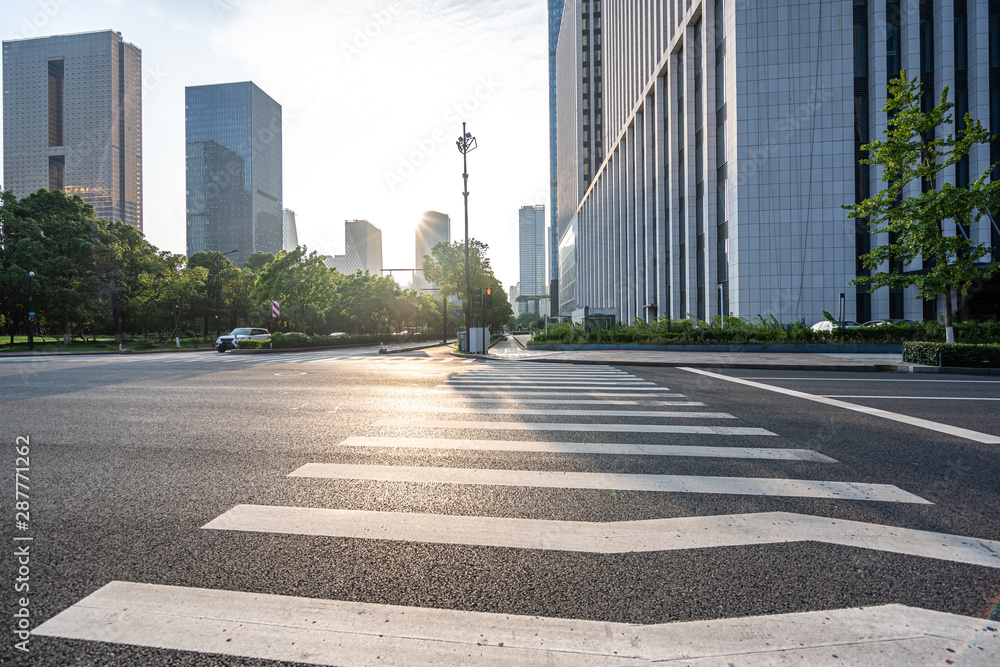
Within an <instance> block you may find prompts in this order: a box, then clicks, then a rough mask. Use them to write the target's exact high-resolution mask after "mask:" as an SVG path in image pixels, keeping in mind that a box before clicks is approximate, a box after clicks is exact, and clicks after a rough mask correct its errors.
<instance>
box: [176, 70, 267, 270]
mask: <svg viewBox="0 0 1000 667" xmlns="http://www.w3.org/2000/svg"><path fill="white" fill-rule="evenodd" d="M185 93H186V94H185V110H186V116H185V118H186V139H187V154H186V166H187V241H188V255H189V256H190V255H193V254H194V253H196V252H202V251H215V250H219V251H222V252H228V251H230V250H239V252H237V253H235V254H233V255H231V259H232V260H233V261H234V262H236V263H237V264H241V265H242V264H243V262H244V261H246V259H247V258H248V257H249V256H250V255H252V254H253V253H255V252H270V253H275V254H277V253H278V252H279V251H280V250H281V249H282V247H283V238H282V236H283V234H282V180H281V179H282V176H281V105H279V104H278V103H277V102H275V101H274V100H273V99H271V98H270V97H269V96H268V95H267V94H266V93H264V91H262V90H261V89H260V88H258V87H257V86H256V85H254V84H253V83H251V82H243V83H226V84H217V85H210V86H195V87H190V88H187V89H186V91H185Z"/></svg>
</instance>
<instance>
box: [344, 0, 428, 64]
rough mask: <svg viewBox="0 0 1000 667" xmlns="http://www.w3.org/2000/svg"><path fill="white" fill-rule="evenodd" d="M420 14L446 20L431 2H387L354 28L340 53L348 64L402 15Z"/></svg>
mask: <svg viewBox="0 0 1000 667" xmlns="http://www.w3.org/2000/svg"><path fill="white" fill-rule="evenodd" d="M404 13H407V14H410V15H411V16H412V15H414V14H422V15H423V16H424V17H427V16H430V17H434V18H439V19H443V20H446V19H447V16H446V15H445V14H444V13H443V12H442V11H441V10H440V9H438V8H437V6H436V5H435V4H434V3H433V2H432V0H409V1H408V2H403V1H402V0H388V2H387V3H386V4H385V6H384V7H383V8H382V9H379V10H377V11H375V12H372V14H371V15H370V16H369V17H368V19H367V20H366V21H364V23H362V24H361V25H358V26H356V27H355V28H354V33H353V34H352V35H351V39H350V40H349V41H346V42H341V43H340V53H341V55H343V56H344V60H346V61H347V63H348V64H350V63H351V61H353V60H354V59H355V58H357V57H358V56H360V55H361V54H362V52H364V50H365V49H367V48H368V47H369V46H371V45H372V43H374V42H375V41H377V40H378V38H379V36H380V35H381V34H382V32H383V31H384V30H385V29H386V28H388V27H389V25H391V24H392V23H393V22H394V21H396V20H397V19H399V18H401V16H402V15H403V14H404Z"/></svg>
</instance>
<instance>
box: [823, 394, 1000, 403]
mask: <svg viewBox="0 0 1000 667" xmlns="http://www.w3.org/2000/svg"><path fill="white" fill-rule="evenodd" d="M824 398H878V399H885V398H892V399H902V400H904V401H1000V398H982V397H979V396H864V395H862V396H840V395H836V394H826V395H824Z"/></svg>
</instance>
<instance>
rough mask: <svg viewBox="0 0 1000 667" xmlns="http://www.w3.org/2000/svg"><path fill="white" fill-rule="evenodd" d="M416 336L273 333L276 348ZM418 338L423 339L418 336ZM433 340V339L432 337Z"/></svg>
mask: <svg viewBox="0 0 1000 667" xmlns="http://www.w3.org/2000/svg"><path fill="white" fill-rule="evenodd" d="M414 339H415V338H414V336H392V335H390V334H344V335H343V336H323V335H315V336H307V335H305V334H302V333H296V332H292V333H280V332H275V333H273V334H271V342H272V343H273V346H274V349H276V350H279V349H288V348H296V347H331V346H338V345H378V344H379V343H401V342H407V341H410V340H414ZM416 340H421V339H420V338H417V339H416ZM432 340H433V339H432ZM241 347H242V345H241Z"/></svg>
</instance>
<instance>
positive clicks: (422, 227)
mask: <svg viewBox="0 0 1000 667" xmlns="http://www.w3.org/2000/svg"><path fill="white" fill-rule="evenodd" d="M414 241H415V244H414V245H415V248H416V252H415V255H416V257H415V259H416V264H414V267H415V268H417V269H420V268H422V267H423V265H424V257H425V256H427V255H429V254H431V251H432V250H434V246H436V245H437V244H438V243H451V218H449V217H448V214H447V213H438V212H437V211H426V212H424V214H423V215H422V216H420V222H418V223H417V233H416V235H415V238H414ZM413 287H414V288H415V289H418V290H419V289H425V288H429V287H435V285H432V284H431V283H429V282H427V280H426V279H425V278H424V274H423V273H422V272H420V271H417V272H416V275H415V276H414V280H413Z"/></svg>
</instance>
